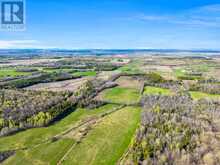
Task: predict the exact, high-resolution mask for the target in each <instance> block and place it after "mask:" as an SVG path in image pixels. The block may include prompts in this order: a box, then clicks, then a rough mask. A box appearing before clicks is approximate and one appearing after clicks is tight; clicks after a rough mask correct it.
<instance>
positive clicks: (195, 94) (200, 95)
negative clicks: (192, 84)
mask: <svg viewBox="0 0 220 165" xmlns="http://www.w3.org/2000/svg"><path fill="white" fill-rule="evenodd" d="M190 94H191V96H192V98H193V99H195V100H199V99H204V98H207V99H220V95H218V94H208V93H204V92H196V91H192V92H190Z"/></svg>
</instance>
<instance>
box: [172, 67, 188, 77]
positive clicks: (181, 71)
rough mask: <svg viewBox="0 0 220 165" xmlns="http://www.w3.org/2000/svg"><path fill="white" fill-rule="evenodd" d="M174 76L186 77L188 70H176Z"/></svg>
mask: <svg viewBox="0 0 220 165" xmlns="http://www.w3.org/2000/svg"><path fill="white" fill-rule="evenodd" d="M174 74H175V76H176V77H177V78H178V77H184V76H185V75H186V70H185V69H175V70H174Z"/></svg>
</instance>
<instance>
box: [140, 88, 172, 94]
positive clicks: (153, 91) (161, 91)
mask: <svg viewBox="0 0 220 165" xmlns="http://www.w3.org/2000/svg"><path fill="white" fill-rule="evenodd" d="M171 94H172V92H171V91H170V90H169V89H165V88H158V87H152V86H146V87H145V88H144V95H171Z"/></svg>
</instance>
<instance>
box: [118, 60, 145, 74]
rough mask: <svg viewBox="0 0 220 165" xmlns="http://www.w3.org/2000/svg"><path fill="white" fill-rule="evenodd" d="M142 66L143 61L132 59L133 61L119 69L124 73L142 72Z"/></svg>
mask: <svg viewBox="0 0 220 165" xmlns="http://www.w3.org/2000/svg"><path fill="white" fill-rule="evenodd" d="M140 66H141V61H139V60H135V61H132V62H131V63H129V64H127V65H125V66H123V67H121V68H119V69H118V71H120V72H122V73H130V74H132V73H142V70H141V68H140Z"/></svg>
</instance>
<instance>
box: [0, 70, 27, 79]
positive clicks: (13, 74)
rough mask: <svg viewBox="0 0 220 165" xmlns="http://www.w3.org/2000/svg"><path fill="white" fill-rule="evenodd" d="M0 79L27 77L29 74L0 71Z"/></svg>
mask: <svg viewBox="0 0 220 165" xmlns="http://www.w3.org/2000/svg"><path fill="white" fill-rule="evenodd" d="M0 70H1V72H0V78H3V77H16V76H27V75H30V74H31V73H28V72H19V71H16V69H0Z"/></svg>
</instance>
